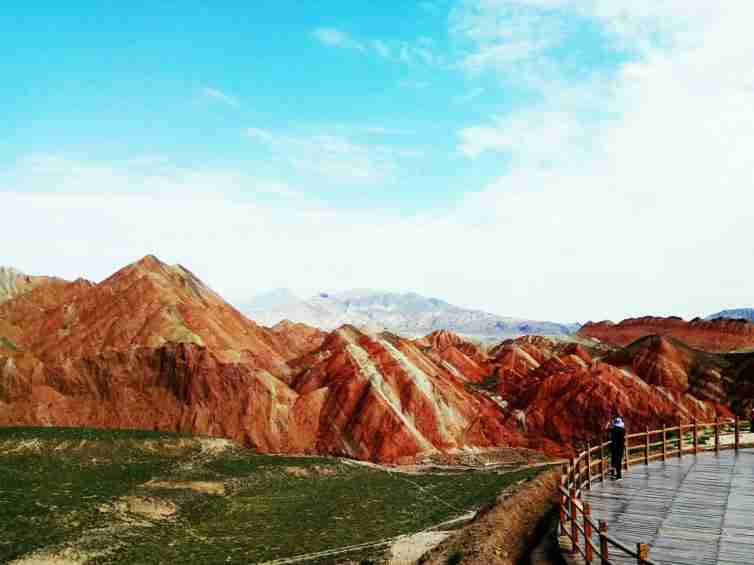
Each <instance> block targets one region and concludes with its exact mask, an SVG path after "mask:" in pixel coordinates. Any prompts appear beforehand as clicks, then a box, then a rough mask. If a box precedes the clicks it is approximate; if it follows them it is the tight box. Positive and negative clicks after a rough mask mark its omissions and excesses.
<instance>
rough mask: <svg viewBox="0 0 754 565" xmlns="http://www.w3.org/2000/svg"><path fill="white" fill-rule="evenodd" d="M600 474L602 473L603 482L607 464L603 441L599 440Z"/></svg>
mask: <svg viewBox="0 0 754 565" xmlns="http://www.w3.org/2000/svg"><path fill="white" fill-rule="evenodd" d="M600 475H602V482H603V483H604V482H605V475H607V465H605V443H604V442H602V441H601V442H600Z"/></svg>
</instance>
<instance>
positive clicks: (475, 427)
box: [0, 256, 524, 461]
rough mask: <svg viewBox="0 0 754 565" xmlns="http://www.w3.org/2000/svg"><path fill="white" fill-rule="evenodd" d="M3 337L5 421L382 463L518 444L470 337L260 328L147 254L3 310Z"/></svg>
mask: <svg viewBox="0 0 754 565" xmlns="http://www.w3.org/2000/svg"><path fill="white" fill-rule="evenodd" d="M0 338H2V339H3V341H2V342H0V425H40V424H41V425H64V426H94V427H111V428H140V429H155V430H162V431H184V432H192V433H200V434H209V435H216V436H223V437H229V438H233V439H236V440H238V441H240V442H243V443H245V444H246V445H248V446H251V447H255V448H257V449H259V450H261V451H266V452H284V453H328V454H336V455H346V456H351V457H358V458H363V459H371V460H376V461H410V460H412V459H413V458H415V457H417V456H419V455H422V454H432V453H439V452H447V451H455V450H472V451H473V450H479V449H483V448H490V447H503V446H506V447H507V446H517V445H522V444H523V443H524V440H523V438H521V437H520V435H519V434H518V432H516V431H515V430H511V429H509V428H508V427H506V423H505V415H504V414H503V413H502V412H501V410H500V408H499V406H497V405H496V404H495V403H494V402H493V401H491V400H490V399H489V398H487V397H486V396H485V395H484V394H480V393H478V392H476V391H474V390H473V389H470V388H468V387H467V384H468V382H470V381H473V380H475V379H477V378H479V375H483V374H484V371H485V367H484V363H485V360H484V358H481V357H479V356H478V355H477V356H476V357H475V353H478V352H477V350H475V349H474V346H473V345H471V344H466V345H464V343H462V342H461V340H459V339H458V338H456V337H453V336H442V337H440V336H437V337H436V339H431V340H430V344H429V346H428V348H427V349H426V350H422V349H420V348H419V347H418V346H417V345H416V344H414V343H413V342H411V341H410V340H407V339H403V338H399V337H397V336H394V335H388V334H383V335H379V336H377V335H372V336H368V335H367V334H365V333H362V332H360V331H359V330H357V329H355V328H353V327H350V326H346V327H343V328H341V329H339V330H337V331H335V332H333V333H331V334H329V335H326V334H324V333H323V332H321V331H320V330H317V329H315V328H311V327H307V326H304V325H301V324H294V323H290V322H281V323H279V324H277V325H276V326H275V327H274V328H264V327H261V326H258V325H257V324H256V323H254V322H253V321H251V320H249V319H247V318H246V317H244V316H243V315H242V314H241V313H240V312H238V311H237V310H235V309H234V308H233V307H231V306H230V305H229V304H227V303H226V302H225V301H224V300H223V299H222V298H221V297H220V296H218V295H217V294H216V293H215V292H213V291H212V290H211V289H209V288H208V287H207V286H206V285H204V284H203V283H202V282H201V281H200V280H199V279H198V278H197V277H196V276H195V275H193V274H192V273H191V272H190V271H188V270H187V269H185V268H184V267H181V266H179V265H167V264H165V263H162V262H161V261H159V260H158V259H157V258H155V257H153V256H147V257H145V258H143V259H142V260H140V261H138V262H136V263H133V264H131V265H128V266H126V267H124V268H123V269H121V270H119V271H118V272H116V273H114V274H113V275H112V276H110V277H109V278H107V279H106V280H104V281H102V282H100V283H97V284H94V283H91V282H88V281H83V280H79V281H76V282H72V283H67V282H63V283H58V282H52V281H48V283H46V284H40V285H39V286H37V287H36V288H34V289H32V290H30V291H28V292H25V293H23V294H21V295H18V296H15V297H14V298H12V299H10V300H8V301H6V302H4V303H3V304H0ZM6 340H7V341H8V343H10V342H11V341H12V343H10V345H9V344H8V343H6ZM443 355H445V357H444V358H443ZM472 368H473V371H472ZM466 375H467V376H466Z"/></svg>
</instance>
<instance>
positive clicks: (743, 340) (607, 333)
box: [578, 317, 754, 352]
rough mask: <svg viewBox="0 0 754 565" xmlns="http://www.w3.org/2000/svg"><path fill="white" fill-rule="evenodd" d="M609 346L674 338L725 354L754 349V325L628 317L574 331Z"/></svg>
mask: <svg viewBox="0 0 754 565" xmlns="http://www.w3.org/2000/svg"><path fill="white" fill-rule="evenodd" d="M578 334H579V335H581V336H585V337H592V338H597V339H599V340H601V341H604V342H607V343H611V344H613V345H618V346H625V345H628V344H629V343H632V342H634V341H636V340H637V339H639V338H642V337H645V336H648V335H662V336H668V337H674V338H676V339H679V340H681V341H682V342H684V343H686V344H688V345H689V346H691V347H695V348H697V349H701V350H703V351H712V352H728V351H735V350H738V349H748V348H754V323H752V322H750V321H747V320H730V319H725V318H720V319H716V320H703V319H701V318H695V319H693V320H691V321H690V322H687V321H685V320H683V319H681V318H677V317H669V318H656V317H644V318H629V319H627V320H623V321H622V322H620V323H618V324H614V323H612V322H609V321H604V322H597V323H594V322H588V323H587V324H585V325H584V326H582V327H581V329H580V330H579V332H578Z"/></svg>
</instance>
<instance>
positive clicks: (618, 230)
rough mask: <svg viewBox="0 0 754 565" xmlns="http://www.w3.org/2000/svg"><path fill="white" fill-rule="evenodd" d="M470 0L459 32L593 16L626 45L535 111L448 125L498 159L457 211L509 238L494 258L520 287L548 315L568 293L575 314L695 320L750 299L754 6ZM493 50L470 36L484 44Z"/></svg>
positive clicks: (468, 150)
mask: <svg viewBox="0 0 754 565" xmlns="http://www.w3.org/2000/svg"><path fill="white" fill-rule="evenodd" d="M474 4H475V5H476V6H477V7H479V8H480V9H481V10H488V11H489V10H491V11H492V13H489V12H485V13H486V14H487V17H488V18H489V19H488V21H486V22H482V21H476V22H475V24H474V26H473V27H471V28H469V29H468V30H467V32H468V33H472V34H476V35H477V36H479V37H483V38H485V41H486V40H487V39H488V38H492V39H490V41H492V42H494V41H495V39H494V38H495V37H496V36H499V37H502V38H508V37H510V36H511V34H513V32H512V31H511V29H510V25H511V21H510V18H508V17H502V16H501V14H503V13H505V14H508V12H507V10H510V8H511V6H513V5H515V6H517V7H519V8H521V7H524V8H526V9H537V10H542V13H541V14H540V16H541V17H542V18H545V17H549V16H548V13H547V10H552V9H557V10H560V11H561V12H562V13H560V14H557V17H559V18H562V17H563V14H564V13H565V14H567V15H574V14H575V15H576V16H578V17H583V18H590V19H592V20H593V21H594V22H596V24H597V25H599V26H601V28H602V29H603V30H604V32H605V33H606V34H608V35H610V36H611V37H613V39H614V41H615V43H614V46H613V48H615V49H621V50H628V51H631V52H632V57H631V59H630V62H626V63H623V64H622V65H620V66H619V67H618V68H617V69H616V70H614V71H611V70H608V71H605V72H604V74H603V75H597V76H594V77H591V78H590V80H588V81H585V82H584V83H567V82H566V83H563V82H560V83H559V88H553V89H549V90H543V91H542V96H541V98H542V99H541V100H540V101H539V102H538V103H537V105H536V106H530V107H528V108H526V109H525V110H524V111H521V110H518V111H516V112H515V113H511V114H508V115H502V116H494V117H491V118H490V119H489V120H488V121H486V122H483V123H479V124H475V125H471V126H469V127H466V128H463V129H462V130H461V131H459V151H461V152H462V153H463V154H465V155H467V156H468V157H471V158H475V157H478V156H479V155H481V154H482V153H485V152H488V153H490V154H495V153H499V154H504V155H505V156H506V157H507V160H506V162H507V163H508V164H507V165H506V167H505V168H503V167H502V166H501V171H500V175H499V178H498V179H497V180H495V181H494V182H492V183H490V184H489V185H488V186H487V187H486V188H485V189H484V190H483V191H481V192H479V193H478V194H476V195H475V196H474V197H473V198H471V199H468V200H467V201H466V203H465V208H464V211H463V212H461V213H459V214H460V215H461V216H463V217H471V216H473V215H474V214H476V215H477V216H478V218H479V221H480V224H486V225H490V226H493V225H494V226H496V228H495V232H496V233H497V241H501V242H505V241H515V242H516V243H515V245H514V246H510V245H506V246H505V251H506V255H505V263H506V264H507V265H509V266H510V268H511V269H512V271H513V273H514V274H513V275H512V276H515V277H516V278H520V279H523V280H527V279H528V285H529V287H528V288H529V290H528V292H529V294H528V296H538V297H541V296H543V295H542V294H540V293H543V292H546V294H544V300H545V301H547V302H548V303H549V304H550V308H551V309H552V311H555V310H560V309H562V308H564V306H563V305H562V302H563V301H568V302H572V303H573V302H574V301H578V302H580V305H579V307H578V308H574V309H573V310H572V312H573V314H571V317H574V318H576V317H578V316H579V315H578V311H581V312H583V314H582V315H581V317H590V318H601V317H612V318H619V317H622V316H625V315H639V314H647V313H665V314H670V313H676V314H680V315H686V316H692V315H703V314H706V313H708V312H710V311H714V309H715V308H716V307H717V306H731V305H733V304H742V305H749V304H752V303H754V293H753V292H752V291H751V290H750V288H746V284H745V283H744V281H747V280H749V279H751V278H752V276H754V270H752V268H751V267H750V266H748V264H745V262H742V261H741V259H742V258H743V257H748V256H749V255H750V253H751V252H750V242H751V241H752V239H753V238H754V192H752V191H751V188H750V186H751V183H752V175H751V167H750V159H749V158H748V157H747V152H748V148H749V147H750V142H751V139H754V109H752V107H751V105H750V104H749V103H748V102H747V100H749V99H750V97H751V95H752V92H753V91H754V69H752V67H751V64H750V61H751V60H752V57H754V37H753V36H752V35H751V34H750V32H749V30H748V29H747V28H748V25H747V24H746V22H748V21H751V18H752V17H753V16H754V5H752V4H749V3H743V2H731V3H725V5H724V6H723V5H719V4H712V3H704V4H702V3H698V5H697V3H696V2H694V3H692V5H693V6H694V7H699V8H700V12H699V13H698V14H697V15H694V16H692V15H691V14H692V13H694V11H693V10H692V8H691V6H690V5H689V3H688V2H672V1H671V2H652V3H650V2H646V3H645V2H640V3H638V4H637V3H631V4H630V5H629V4H626V3H622V2H621V3H618V2H600V3H592V2H583V3H581V2H579V3H576V2H568V1H565V0H564V1H555V0H551V1H546V0H539V1H535V0H531V1H523V0H521V1H519V2H503V1H497V2H496V1H492V0H489V1H486V2H477V3H474ZM468 5H469V4H467V7H468ZM498 9H499V10H501V11H500V12H496V11H495V10H498ZM496 15H497V16H498V17H496ZM529 15H531V14H529ZM550 15H551V14H550ZM538 25H539V24H538ZM542 25H544V26H545V27H546V25H547V24H542ZM497 28H500V29H497ZM517 29H518V28H517ZM496 30H497V31H496ZM526 33H528V29H527V31H526ZM526 33H524V37H526ZM533 37H534V36H529V38H530V39H532V38H533ZM491 45H492V43H489V44H487V43H485V44H482V43H480V44H479V47H480V50H481V51H480V52H483V50H484V49H486V48H490V47H491ZM527 56H530V57H532V58H534V59H536V58H538V57H542V56H543V55H542V53H541V51H538V50H536V49H535V50H533V51H532V52H531V53H530V54H529V55H527ZM466 60H467V61H468V58H467V59H466ZM484 68H485V69H486V70H488V71H492V70H498V71H499V70H500V69H499V68H498V67H496V66H492V65H487V66H484ZM515 78H516V77H515V75H514V74H511V73H508V74H506V76H505V77H504V79H505V80H515ZM556 80H558V81H562V80H563V78H562V77H558V78H557V79H556ZM512 247H514V248H515V249H512ZM519 248H521V249H523V250H525V253H526V254H527V255H529V256H528V257H526V256H522V253H520V252H519V251H518V250H519ZM532 272H536V273H537V275H536V280H531V279H532V277H530V273H532ZM515 286H520V285H518V284H516V285H515ZM518 292H519V293H520V296H521V299H522V300H526V299H527V294H526V293H525V292H523V289H519V290H518ZM529 299H530V300H531V298H529ZM558 302H561V304H560V305H559V304H558ZM540 303H541V302H540ZM561 317H562V316H561Z"/></svg>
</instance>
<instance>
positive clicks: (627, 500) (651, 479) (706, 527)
mask: <svg viewBox="0 0 754 565" xmlns="http://www.w3.org/2000/svg"><path fill="white" fill-rule="evenodd" d="M583 500H584V502H589V503H590V504H591V506H592V516H593V518H594V520H595V521H596V520H607V522H608V523H609V525H610V535H611V536H613V537H615V538H616V539H618V540H620V541H621V542H623V543H625V544H626V545H628V546H631V547H635V546H636V543H638V542H642V543H647V544H648V545H649V546H650V553H649V558H650V559H651V560H652V561H653V562H654V563H657V564H683V565H708V564H709V565H712V564H720V565H733V564H739V565H741V564H748V565H751V564H752V563H754V450H751V449H742V450H740V451H738V452H735V451H732V450H730V451H721V452H720V453H719V454H717V455H716V454H714V453H709V452H708V453H700V454H698V455H693V454H692V455H684V456H683V458H671V459H668V460H667V461H664V462H662V461H658V462H654V463H650V464H649V465H648V466H645V465H636V466H634V467H631V469H630V470H629V471H624V479H623V481H612V480H610V479H608V480H606V481H605V482H604V483H601V482H596V483H594V484H593V485H592V489H591V490H585V491H584V492H583ZM594 541H595V544H597V547H599V542H598V538H597V536H596V535H595V536H594ZM567 561H568V562H569V563H584V559H583V558H581V557H576V556H573V557H569V558H568V559H567ZM594 562H595V563H599V559H598V558H595V560H594ZM610 563H615V564H623V563H632V564H635V563H636V559H630V558H628V557H623V556H621V557H619V556H618V555H615V556H613V555H611V556H610Z"/></svg>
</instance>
